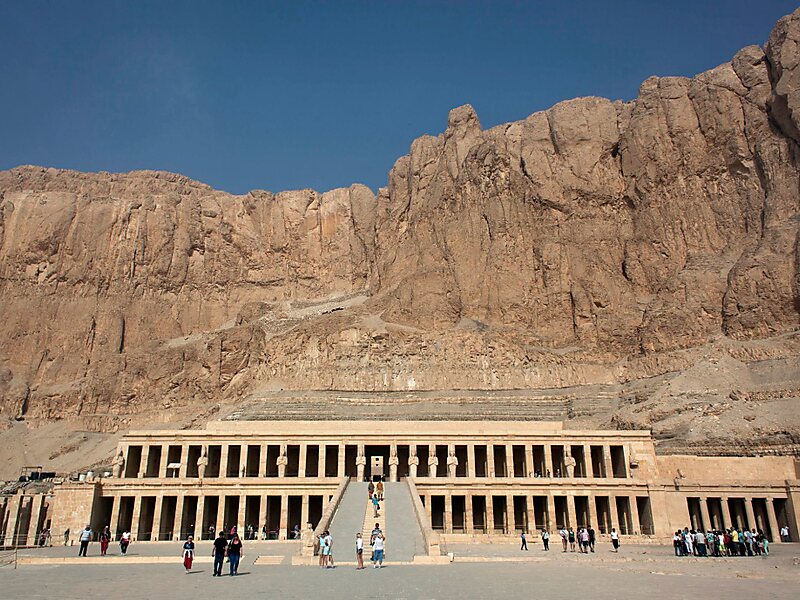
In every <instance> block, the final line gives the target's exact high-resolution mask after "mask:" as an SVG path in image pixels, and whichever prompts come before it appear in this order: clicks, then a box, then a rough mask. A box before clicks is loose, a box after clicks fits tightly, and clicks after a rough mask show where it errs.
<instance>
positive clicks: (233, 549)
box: [228, 533, 244, 577]
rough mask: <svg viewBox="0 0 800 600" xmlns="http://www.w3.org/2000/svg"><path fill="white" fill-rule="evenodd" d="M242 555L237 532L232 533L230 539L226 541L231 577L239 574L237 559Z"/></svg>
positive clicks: (240, 542)
mask: <svg viewBox="0 0 800 600" xmlns="http://www.w3.org/2000/svg"><path fill="white" fill-rule="evenodd" d="M242 556H244V552H242V540H241V539H239V534H238V533H234V534H233V537H232V538H231V541H230V542H228V562H229V563H230V567H231V572H230V574H231V577H233V576H234V575H238V574H239V561H240V560H241V559H242Z"/></svg>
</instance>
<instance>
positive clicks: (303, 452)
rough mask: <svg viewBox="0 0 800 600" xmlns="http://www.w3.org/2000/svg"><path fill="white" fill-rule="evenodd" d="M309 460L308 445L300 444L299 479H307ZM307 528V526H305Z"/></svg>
mask: <svg viewBox="0 0 800 600" xmlns="http://www.w3.org/2000/svg"><path fill="white" fill-rule="evenodd" d="M307 458H308V444H300V458H299V463H298V465H297V476H298V477H305V476H306V459H307ZM303 528H305V525H303Z"/></svg>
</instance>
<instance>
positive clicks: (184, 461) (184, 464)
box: [178, 444, 202, 479]
mask: <svg viewBox="0 0 800 600" xmlns="http://www.w3.org/2000/svg"><path fill="white" fill-rule="evenodd" d="M201 452H202V450H201ZM188 471H189V444H183V445H181V469H180V471H179V472H178V477H180V478H181V479H186V476H187V473H188Z"/></svg>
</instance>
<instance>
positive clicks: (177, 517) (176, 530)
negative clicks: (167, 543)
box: [172, 493, 200, 542]
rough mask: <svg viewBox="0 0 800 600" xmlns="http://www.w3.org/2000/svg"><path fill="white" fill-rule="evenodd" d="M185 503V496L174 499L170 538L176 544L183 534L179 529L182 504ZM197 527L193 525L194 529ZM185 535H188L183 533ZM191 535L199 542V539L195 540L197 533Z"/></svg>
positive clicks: (180, 495) (181, 526)
mask: <svg viewBox="0 0 800 600" xmlns="http://www.w3.org/2000/svg"><path fill="white" fill-rule="evenodd" d="M185 501H186V496H185V494H183V493H180V494H178V496H177V497H176V498H175V522H174V523H173V524H172V537H173V539H174V540H175V541H176V542H177V541H178V540H180V539H181V538H182V536H183V534H184V532H183V531H181V529H182V528H183V504H184V502H185ZM196 528H197V526H196V525H195V529H196ZM185 533H186V535H188V534H189V532H188V531H186V532H185ZM192 535H194V536H195V538H196V539H197V541H200V538H197V532H196V531H194V532H192Z"/></svg>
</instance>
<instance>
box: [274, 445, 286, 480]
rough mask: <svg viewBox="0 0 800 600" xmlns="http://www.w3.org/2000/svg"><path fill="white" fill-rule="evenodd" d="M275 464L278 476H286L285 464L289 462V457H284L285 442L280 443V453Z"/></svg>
mask: <svg viewBox="0 0 800 600" xmlns="http://www.w3.org/2000/svg"><path fill="white" fill-rule="evenodd" d="M275 464H276V465H278V477H286V465H287V464H289V459H288V458H287V457H286V444H281V453H280V455H279V456H278V460H276V461H275Z"/></svg>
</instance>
